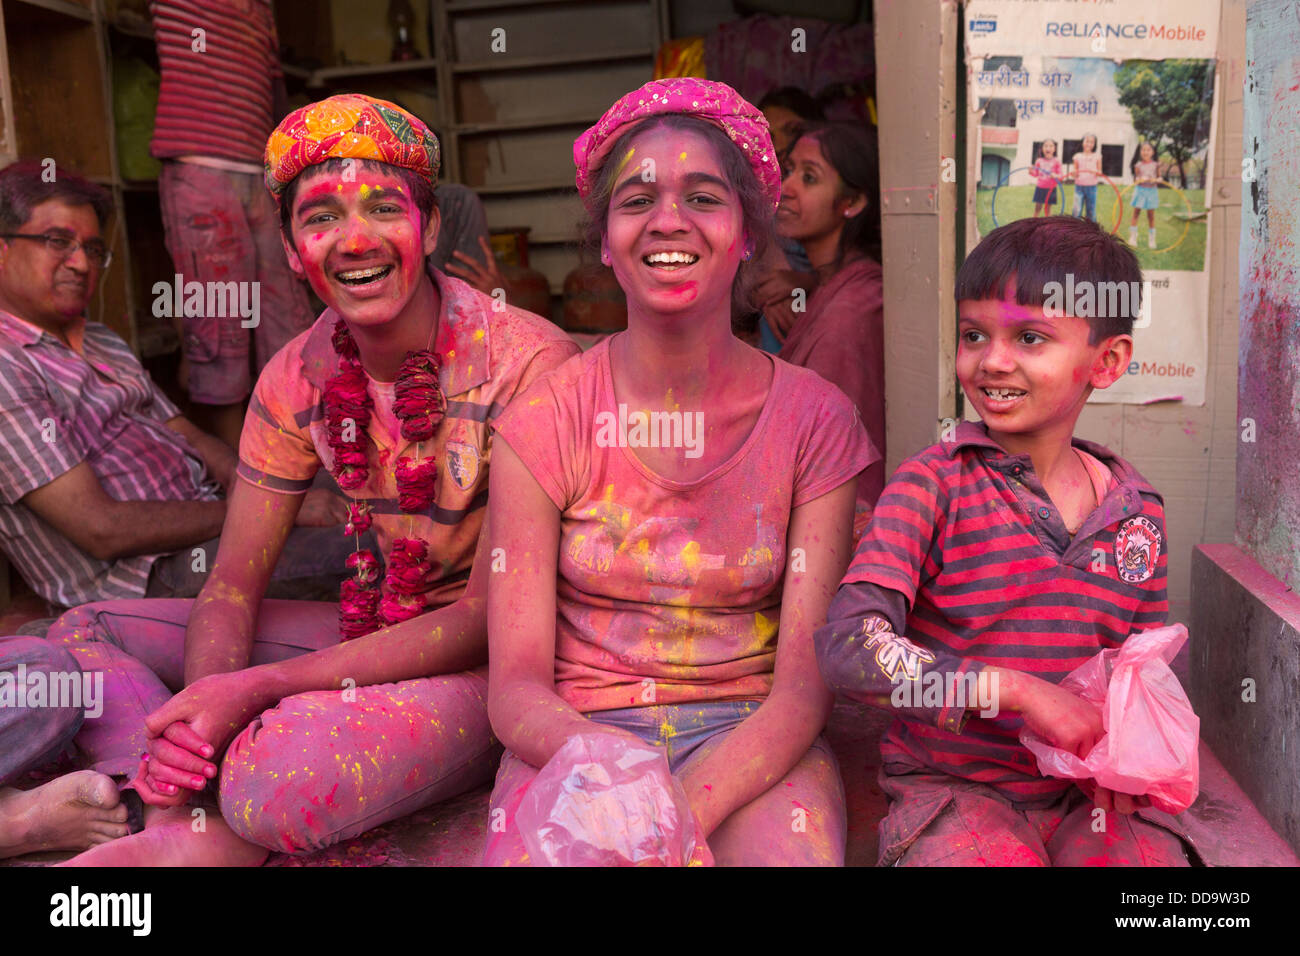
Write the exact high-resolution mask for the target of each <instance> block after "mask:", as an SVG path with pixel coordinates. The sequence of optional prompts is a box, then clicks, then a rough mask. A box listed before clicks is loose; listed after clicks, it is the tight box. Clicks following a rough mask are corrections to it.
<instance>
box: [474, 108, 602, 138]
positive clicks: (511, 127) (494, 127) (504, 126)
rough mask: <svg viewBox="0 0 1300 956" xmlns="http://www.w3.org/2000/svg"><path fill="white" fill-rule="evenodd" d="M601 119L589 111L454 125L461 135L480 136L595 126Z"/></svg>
mask: <svg viewBox="0 0 1300 956" xmlns="http://www.w3.org/2000/svg"><path fill="white" fill-rule="evenodd" d="M599 119H600V116H599V115H594V114H591V113H587V114H584V115H582V116H552V117H549V118H544V119H526V120H501V121H490V122H484V123H454V124H452V125H453V127H454V128H455V130H456V132H458V133H459V134H460V135H461V136H479V135H482V134H484V133H512V132H518V131H527V130H534V129H554V128H556V127H557V126H594V125H595V124H596V121H597V120H599Z"/></svg>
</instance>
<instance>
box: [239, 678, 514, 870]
mask: <svg viewBox="0 0 1300 956" xmlns="http://www.w3.org/2000/svg"><path fill="white" fill-rule="evenodd" d="M500 754H501V748H500V745H499V744H498V743H497V742H496V739H495V738H494V737H493V736H492V730H491V727H490V725H489V723H488V716H487V680H486V668H480V669H477V670H475V671H467V672H465V673H461V674H447V675H442V676H439V677H426V678H420V679H418V680H409V681H402V682H401V683H397V684H380V685H375V686H370V687H357V688H354V689H346V690H342V691H312V692H311V693H306V694H298V695H295V696H293V697H288V698H285V699H284V700H282V701H280V703H279V704H278V705H277V706H276V707H273V708H271V709H270V710H267V711H265V712H264V713H263V714H262V715H261V716H260V717H258V718H257V719H256V720H254V721H253V722H252V723H251V724H250V725H249V726H248V727H247V728H246V729H245V730H244V731H243V732H242V733H240V734H239V735H238V736H237V737H236V738H235V739H234V741H233V742H232V743H231V744H230V748H229V749H228V750H227V752H226V759H225V761H224V763H223V764H222V768H221V791H220V792H221V812H222V815H223V816H224V818H225V820H226V822H227V823H228V824H229V825H230V827H231V828H232V829H233V830H234V832H235V833H236V834H237V835H239V836H240V837H241V838H243V839H245V840H248V841H250V842H252V843H256V844H259V845H260V846H264V847H269V848H271V849H274V850H280V851H282V852H286V853H305V852H311V851H314V850H320V849H323V848H325V847H328V846H332V845H334V844H336V843H339V842H341V841H343V840H347V839H351V838H352V837H355V836H357V835H359V834H361V833H364V832H366V831H367V830H370V829H373V828H374V827H377V826H379V825H380V824H383V823H387V822H389V821H391V820H396V819H398V818H400V817H403V816H406V815H407V814H409V813H413V812H414V811H416V810H418V809H420V808H421V807H424V806H428V805H429V804H431V803H437V802H439V801H442V800H446V799H448V798H450V797H453V796H456V795H457V794H460V793H463V792H465V791H466V790H469V789H472V788H473V787H476V786H479V785H480V784H483V783H486V782H487V781H488V780H489V779H491V776H492V770H493V768H494V767H496V765H497V760H498V758H499V756H500Z"/></svg>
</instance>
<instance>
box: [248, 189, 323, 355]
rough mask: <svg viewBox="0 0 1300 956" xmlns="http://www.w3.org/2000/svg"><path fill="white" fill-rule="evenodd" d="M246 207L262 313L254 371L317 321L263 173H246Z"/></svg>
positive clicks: (255, 338) (256, 332) (255, 339)
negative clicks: (284, 239) (286, 250)
mask: <svg viewBox="0 0 1300 956" xmlns="http://www.w3.org/2000/svg"><path fill="white" fill-rule="evenodd" d="M242 179H243V183H242V184H241V187H240V188H241V189H242V191H243V193H244V209H245V210H246V214H247V216H248V230H249V234H250V235H251V236H252V241H253V249H254V254H255V256H256V260H257V280H258V282H259V283H260V284H261V285H260V294H261V315H260V316H259V321H258V323H257V325H256V326H254V327H253V344H254V350H253V351H254V372H255V373H257V374H261V372H262V369H263V368H265V367H266V363H267V362H269V361H271V358H272V357H273V356H274V355H275V353H276V352H278V351H280V349H282V348H284V346H285V345H287V344H288V342H289V340H290V339H293V338H295V337H296V336H297V335H298V334H299V333H300V332H303V331H305V330H307V329H309V328H311V325H312V323H313V322H315V321H316V314H315V312H314V311H313V310H312V304H311V298H310V296H309V295H308V294H307V284H306V282H304V281H303V280H302V279H299V278H298V277H297V276H295V275H294V274H293V270H292V269H290V268H289V260H288V258H286V256H285V254H284V244H283V243H282V242H281V241H280V216H279V211H278V210H277V209H276V207H275V203H274V202H272V201H271V197H270V195H269V194H268V193H267V191H266V186H265V185H264V184H263V182H262V179H261V177H259V176H243V177H242Z"/></svg>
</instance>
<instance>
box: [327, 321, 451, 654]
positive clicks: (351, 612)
mask: <svg viewBox="0 0 1300 956" xmlns="http://www.w3.org/2000/svg"><path fill="white" fill-rule="evenodd" d="M330 341H331V343H332V344H333V346H334V351H335V352H336V353H337V354H338V356H339V371H338V374H337V375H335V376H333V377H332V378H331V379H330V380H329V381H328V382H326V383H325V395H324V401H325V425H326V440H327V441H328V442H329V446H330V450H331V451H332V452H333V455H334V467H333V468H332V471H333V473H334V477H335V479H336V480H337V481H338V483H339V487H340V488H343V489H344V490H347V491H353V490H355V489H357V488H360V487H361V486H362V485H364V484H365V483H366V479H367V478H368V477H369V473H370V462H369V457H368V455H367V453H366V446H365V444H364V441H363V438H364V435H365V432H366V429H367V428H368V427H369V425H370V413H371V403H370V394H369V392H368V390H367V386H368V384H369V381H368V379H367V377H366V373H365V370H364V369H363V368H362V367H361V354H360V352H359V350H358V349H357V344H356V341H355V340H354V339H353V338H352V333H351V332H350V331H349V330H348V327H347V325H346V323H344V322H343V320H342V319H340V320H339V321H338V322H337V323H336V324H335V326H334V332H333V334H332V335H331V336H330ZM441 368H442V360H441V359H440V358H439V356H438V355H437V354H436V353H434V352H431V351H429V350H428V349H421V350H419V351H416V352H410V353H408V354H407V356H406V359H405V360H404V361H403V362H402V366H401V371H400V372H399V374H398V378H397V384H396V385H395V386H394V389H393V414H394V415H395V416H396V417H397V419H398V420H399V421H400V423H401V433H402V437H403V438H405V439H407V440H408V441H414V442H421V441H426V440H427V439H429V438H432V437H433V434H434V432H435V431H436V430H437V427H438V425H439V424H440V423H441V422H442V420H443V417H444V415H445V413H446V410H447V400H446V398H445V397H444V396H443V394H442V388H441V386H440V385H439V383H438V373H439V371H440V370H441ZM349 437H350V438H351V440H348V439H349ZM395 477H396V481H397V505H398V507H399V508H400V509H401V510H402V511H404V512H407V513H408V514H409V513H418V512H423V511H426V510H428V508H429V506H430V505H431V504H433V502H434V501H435V500H436V498H437V493H438V463H437V461H436V460H435V459H433V458H424V459H420V458H415V459H412V458H409V457H402V458H400V459H399V460H398V463H397V471H396V476H395ZM371 522H372V518H371V509H370V505H369V504H368V503H367V502H364V501H354V502H353V503H352V504H351V505H350V506H349V507H348V521H347V524H346V526H345V527H344V533H345V534H347V535H349V536H351V535H356V534H363V533H364V532H365V531H366V530H368V529H369V528H370V525H371ZM347 565H348V567H349V568H352V569H354V570H355V571H356V575H357V576H356V577H355V578H353V579H349V580H346V581H344V582H343V586H342V591H341V592H340V595H339V598H340V599H339V633H340V634H341V635H342V637H343V640H345V641H346V640H351V639H352V638H355V637H360V636H362V635H363V634H369V633H370V632H372V631H375V630H378V629H379V627H380V626H381V623H380V622H381V621H382V622H383V624H397V623H400V622H401V621H406V620H410V619H411V618H413V617H418V616H419V615H420V614H423V613H424V611H425V610H426V605H425V600H424V591H425V590H427V589H428V587H429V584H430V583H431V581H430V578H431V576H432V562H431V561H430V560H429V555H428V545H427V544H426V543H425V542H424V541H421V540H420V539H418V538H398V539H396V540H395V541H394V542H393V548H392V553H391V554H390V555H389V557H388V569H387V572H386V574H385V576H384V580H385V581H386V582H387V584H388V591H389V593H388V594H387V595H384V594H383V591H382V590H381V589H380V588H378V587H376V586H375V584H376V582H377V581H378V579H379V562H378V561H377V560H376V559H375V556H374V554H372V553H371V552H370V551H369V550H368V549H366V550H360V551H357V552H356V553H354V554H352V555H350V556H349V557H348V562H347ZM381 598H382V600H381Z"/></svg>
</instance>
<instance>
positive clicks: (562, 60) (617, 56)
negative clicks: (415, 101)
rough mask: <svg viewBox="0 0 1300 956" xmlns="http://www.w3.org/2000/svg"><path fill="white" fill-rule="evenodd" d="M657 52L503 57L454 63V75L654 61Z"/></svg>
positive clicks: (645, 50) (647, 49)
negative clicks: (622, 61)
mask: <svg viewBox="0 0 1300 956" xmlns="http://www.w3.org/2000/svg"><path fill="white" fill-rule="evenodd" d="M654 56H655V51H654V50H651V49H649V48H643V49H641V50H619V51H605V52H596V53H579V54H577V55H563V56H523V57H518V58H516V59H513V60H511V59H506V58H505V57H504V56H502V57H501V58H499V59H492V60H472V61H466V62H464V63H453V64H452V65H451V72H453V73H501V72H504V71H506V70H541V69H548V68H563V67H566V66H583V65H585V64H588V63H612V62H616V61H619V60H653V59H654Z"/></svg>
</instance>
